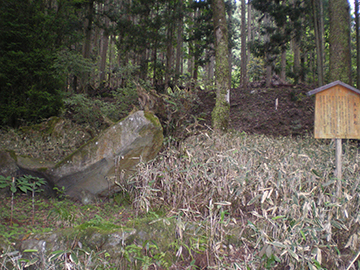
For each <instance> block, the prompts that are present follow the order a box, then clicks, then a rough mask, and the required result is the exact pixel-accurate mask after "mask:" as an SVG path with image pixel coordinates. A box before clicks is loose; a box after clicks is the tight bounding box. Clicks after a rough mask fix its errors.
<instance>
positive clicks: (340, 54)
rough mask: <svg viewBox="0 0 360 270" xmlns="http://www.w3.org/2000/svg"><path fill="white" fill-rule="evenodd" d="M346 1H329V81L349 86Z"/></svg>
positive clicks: (348, 15) (348, 35)
mask: <svg viewBox="0 0 360 270" xmlns="http://www.w3.org/2000/svg"><path fill="white" fill-rule="evenodd" d="M349 10H350V8H349V3H348V1H347V0H331V1H330V2H329V12H330V37H329V43H330V80H331V81H335V80H340V81H342V82H344V83H347V84H350V85H351V83H352V81H351V69H350V67H351V55H350V12H349Z"/></svg>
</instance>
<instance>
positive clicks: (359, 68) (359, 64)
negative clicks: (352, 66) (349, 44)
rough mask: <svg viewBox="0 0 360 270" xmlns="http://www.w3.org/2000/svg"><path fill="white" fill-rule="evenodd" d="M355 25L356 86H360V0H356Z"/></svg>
mask: <svg viewBox="0 0 360 270" xmlns="http://www.w3.org/2000/svg"><path fill="white" fill-rule="evenodd" d="M355 27H356V87H357V88H358V89H359V88H360V29H359V27H360V21H359V0H355Z"/></svg>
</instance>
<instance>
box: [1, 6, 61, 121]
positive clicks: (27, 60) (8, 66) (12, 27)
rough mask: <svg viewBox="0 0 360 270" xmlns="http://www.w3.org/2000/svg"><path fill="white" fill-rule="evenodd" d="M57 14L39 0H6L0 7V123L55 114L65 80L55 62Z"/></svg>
mask: <svg viewBox="0 0 360 270" xmlns="http://www.w3.org/2000/svg"><path fill="white" fill-rule="evenodd" d="M54 19H55V14H53V13H52V12H51V10H48V12H46V13H45V12H44V11H43V7H42V6H41V3H40V2H39V1H23V0H4V1H2V8H1V10H0V51H1V52H2V53H1V55H0V119H1V122H0V125H9V126H18V125H20V124H21V123H23V122H36V121H38V120H40V119H41V118H46V117H50V116H53V115H56V114H57V113H58V111H59V110H60V108H61V106H62V102H61V93H60V89H61V86H62V82H61V80H60V79H59V78H57V77H56V76H55V70H54V69H52V68H51V66H52V65H53V62H54V59H55V58H54V53H55V48H56V47H55V46H54V45H55V41H56V38H57V36H56V35H55V33H54V31H53V27H54Z"/></svg>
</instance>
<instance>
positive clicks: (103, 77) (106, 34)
mask: <svg viewBox="0 0 360 270" xmlns="http://www.w3.org/2000/svg"><path fill="white" fill-rule="evenodd" d="M108 5H109V0H106V1H105V4H104V11H106V9H107V6H108ZM104 20H105V23H104V25H105V29H103V34H102V38H101V39H102V44H101V45H102V46H101V53H100V70H99V71H100V85H103V84H104V83H105V81H106V60H107V52H108V47H109V31H108V28H109V18H108V17H107V16H106V15H105V18H104Z"/></svg>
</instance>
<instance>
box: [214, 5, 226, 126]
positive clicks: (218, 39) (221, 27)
mask: <svg viewBox="0 0 360 270" xmlns="http://www.w3.org/2000/svg"><path fill="white" fill-rule="evenodd" d="M211 6H212V10H213V21H214V34H215V53H216V68H215V80H216V104H215V108H214V110H213V112H212V122H213V127H214V129H215V130H216V131H226V130H227V128H228V124H229V115H230V104H229V100H228V91H230V85H229V76H230V69H229V47H228V29H227V23H226V16H225V3H224V0H213V1H212V2H211Z"/></svg>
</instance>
